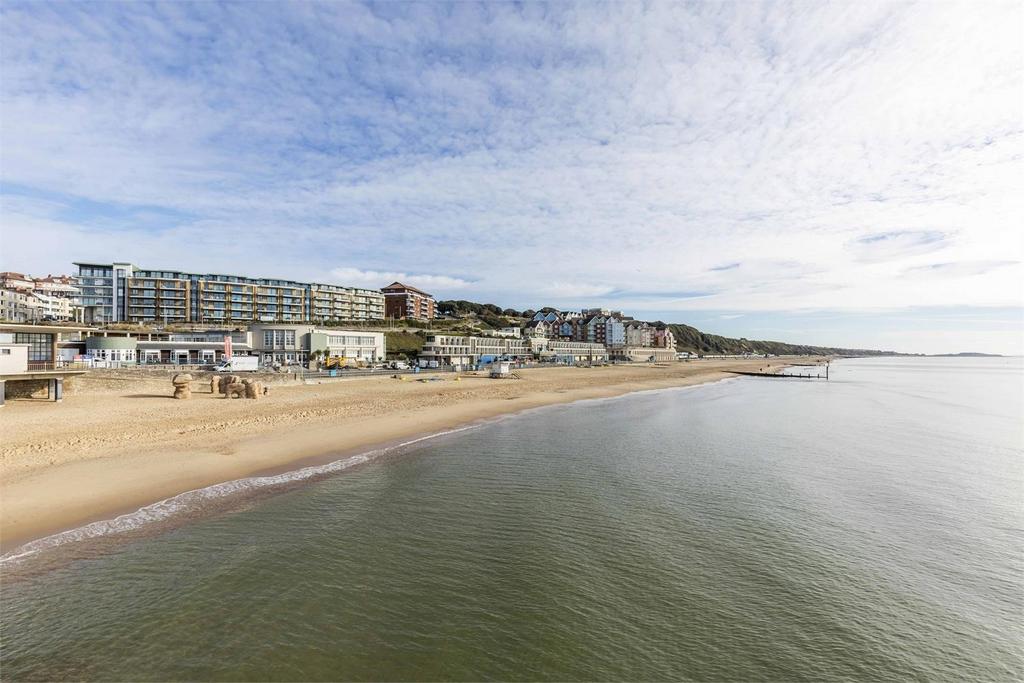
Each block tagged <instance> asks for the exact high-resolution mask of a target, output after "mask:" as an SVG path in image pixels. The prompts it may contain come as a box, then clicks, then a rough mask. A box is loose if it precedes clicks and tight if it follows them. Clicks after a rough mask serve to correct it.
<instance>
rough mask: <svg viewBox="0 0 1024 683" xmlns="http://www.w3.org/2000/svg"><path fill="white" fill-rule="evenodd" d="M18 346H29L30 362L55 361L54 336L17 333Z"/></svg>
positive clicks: (16, 341) (15, 340)
mask: <svg viewBox="0 0 1024 683" xmlns="http://www.w3.org/2000/svg"><path fill="white" fill-rule="evenodd" d="M14 342H15V343H16V344H28V345H29V347H28V360H29V362H33V361H35V362H46V361H52V360H53V335H52V334H36V333H29V332H15V334H14Z"/></svg>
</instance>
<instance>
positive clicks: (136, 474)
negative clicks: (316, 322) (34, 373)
mask: <svg viewBox="0 0 1024 683" xmlns="http://www.w3.org/2000/svg"><path fill="white" fill-rule="evenodd" d="M768 362H770V361H766V360H764V359H750V360H741V359H716V360H700V361H693V362H687V363H671V364H656V365H648V364H637V365H616V366H608V367H596V368H571V367H568V368H567V367H558V368H534V369H527V370H522V371H519V374H520V376H521V379H510V380H492V379H489V378H487V377H486V376H485V375H484V374H483V373H481V374H480V375H472V374H468V375H462V376H461V377H460V379H459V380H458V381H455V377H456V376H457V375H455V374H450V373H438V374H433V375H420V376H419V378H421V379H422V378H425V377H428V376H430V377H438V378H440V381H428V382H420V381H416V378H415V377H414V376H411V375H408V376H406V378H405V380H404V381H402V380H398V379H394V378H392V377H391V376H390V375H387V374H386V373H382V376H381V377H361V378H353V379H344V380H331V381H327V382H324V383H322V384H315V385H307V384H303V383H300V382H296V383H294V384H293V385H278V386H273V387H272V388H271V389H270V391H269V394H268V395H267V396H266V397H264V398H262V399H260V400H257V401H252V400H243V399H233V400H227V399H224V398H221V397H220V396H215V395H212V394H210V393H207V392H208V391H209V389H208V388H207V386H208V385H206V386H203V385H202V384H201V383H199V382H197V383H196V389H195V392H194V393H193V395H192V398H191V399H190V400H184V401H177V400H173V399H172V398H171V394H172V389H171V385H170V382H168V381H167V379H166V378H161V379H159V380H157V379H153V380H145V381H139V382H132V383H130V384H129V385H127V386H125V385H119V384H117V383H110V382H99V381H97V382H94V383H92V384H93V386H90V384H91V383H90V380H89V378H88V377H86V378H83V379H81V380H79V383H80V384H79V386H78V387H76V389H75V390H74V391H72V392H69V396H68V397H67V398H66V399H65V400H64V401H63V402H62V403H60V404H54V403H44V402H39V401H11V402H9V403H8V405H7V406H5V407H4V408H3V410H2V411H0V425H2V429H3V433H4V439H3V444H2V445H0V478H2V481H3V484H2V486H0V550H2V551H3V552H7V551H9V550H11V549H12V548H15V547H17V546H19V545H21V544H23V543H25V542H28V541H31V540H34V539H37V538H41V537H43V536H46V535H49V534H52V533H56V532H59V531H63V530H66V529H70V528H74V527H77V526H80V525H82V524H85V523H88V522H92V521H96V520H101V519H108V518H111V517H113V516H116V515H118V514H122V513H125V512H131V511H133V510H136V509H138V508H139V507H141V506H143V505H147V504H149V503H153V502H155V501H158V500H163V499H165V498H168V497H170V496H173V495H176V494H179V493H182V492H184V491H189V490H193V489H197V488H202V487H205V486H210V485H213V484H217V483H220V482H223V481H229V480H232V479H238V478H241V477H246V476H251V475H256V474H267V473H274V472H280V471H285V470H288V469H293V468H295V467H299V466H302V465H305V464H311V463H314V462H326V461H329V460H331V459H334V458H337V457H339V456H341V455H344V454H347V453H352V452H357V451H359V450H363V449H367V448H370V447H373V446H376V445H381V444H388V443H392V442H396V441H398V440H402V439H408V438H411V437H415V436H417V435H425V434H430V433H435V432H440V431H444V430H449V429H453V428H456V427H458V426H461V425H466V424H469V423H472V422H474V421H479V420H485V419H488V418H493V417H496V416H499V415H503V414H508V413H515V412H519V411H522V410H526V409H530V408H536V407H540V406H544V405H551V404H556V403H567V402H571V401H577V400H583V399H593V398H603V397H611V396H617V395H621V394H625V393H629V392H635V391H643V390H651V389H660V388H668V387H673V386H686V385H693V384H699V383H704V382H711V381H716V380H720V379H723V378H726V377H729V376H731V375H730V374H729V373H728V371H729V370H743V371H750V370H757V369H758V368H762V367H765V366H766V365H767V363H768ZM792 362H801V361H792ZM772 365H773V369H776V368H778V367H779V365H780V364H779V363H778V361H776V362H773V363H772Z"/></svg>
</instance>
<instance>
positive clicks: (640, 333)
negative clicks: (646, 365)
mask: <svg viewBox="0 0 1024 683" xmlns="http://www.w3.org/2000/svg"><path fill="white" fill-rule="evenodd" d="M626 346H654V328H653V327H651V326H650V325H648V324H647V323H645V322H640V321H637V320H634V321H632V322H630V323H627V324H626Z"/></svg>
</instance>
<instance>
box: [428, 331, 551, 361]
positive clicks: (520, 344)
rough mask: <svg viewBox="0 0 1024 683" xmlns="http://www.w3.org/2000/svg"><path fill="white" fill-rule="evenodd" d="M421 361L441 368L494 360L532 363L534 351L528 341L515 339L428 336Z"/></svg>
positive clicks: (445, 335)
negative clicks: (433, 363)
mask: <svg viewBox="0 0 1024 683" xmlns="http://www.w3.org/2000/svg"><path fill="white" fill-rule="evenodd" d="M419 357H420V358H421V359H423V360H426V361H437V362H438V364H440V365H456V366H467V365H477V364H479V363H485V364H486V363H490V362H492V361H495V360H499V359H502V360H529V359H532V358H533V351H532V350H531V348H530V343H529V341H528V340H526V339H520V338H515V337H464V336H459V335H454V334H431V335H427V338H426V341H425V342H424V344H423V349H422V350H421V351H420V355H419Z"/></svg>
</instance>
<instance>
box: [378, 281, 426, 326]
mask: <svg viewBox="0 0 1024 683" xmlns="http://www.w3.org/2000/svg"><path fill="white" fill-rule="evenodd" d="M380 291H381V292H383V293H384V314H385V315H386V316H387V317H388V318H395V319H398V318H414V319H416V320H433V318H434V316H435V315H436V306H435V302H434V297H433V295H431V294H427V293H426V292H424V291H423V290H422V289H416V288H415V287H410V286H409V285H403V284H402V283H401V282H392V283H391V284H390V285H388V286H387V287H382V288H381V290H380Z"/></svg>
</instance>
